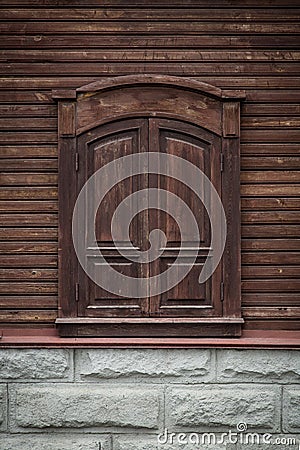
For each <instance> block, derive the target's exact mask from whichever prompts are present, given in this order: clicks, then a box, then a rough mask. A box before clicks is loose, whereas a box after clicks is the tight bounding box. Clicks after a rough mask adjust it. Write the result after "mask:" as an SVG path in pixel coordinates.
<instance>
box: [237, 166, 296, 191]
mask: <svg viewBox="0 0 300 450" xmlns="http://www.w3.org/2000/svg"><path fill="white" fill-rule="evenodd" d="M299 169H300V166H299ZM241 182H242V183H244V184H250V183H300V170H297V171H296V170H294V171H293V170H258V171H255V170H251V171H242V172H241ZM292 188H293V187H292V186H291V189H292Z"/></svg>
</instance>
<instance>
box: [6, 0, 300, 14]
mask: <svg viewBox="0 0 300 450" xmlns="http://www.w3.org/2000/svg"><path fill="white" fill-rule="evenodd" d="M0 6H2V7H10V8H12V7H13V6H24V7H35V8H36V7H38V8H43V7H45V6H46V7H52V6H53V0H38V3H37V1H36V0H9V1H8V0H0ZM59 6H60V7H61V8H62V7H65V8H70V1H69V0H59ZM94 6H97V7H99V0H73V1H72V7H74V8H75V7H79V8H80V7H84V8H89V7H94ZM101 6H102V7H109V8H116V7H121V8H123V7H124V0H102V1H101ZM214 6H215V7H221V8H232V0H215V1H214ZM270 6H271V7H272V8H287V7H299V2H298V1H297V0H264V7H265V8H267V7H270ZM126 7H127V8H129V7H130V8H131V7H132V8H133V7H135V8H138V9H140V8H142V9H149V5H148V3H146V4H143V3H141V2H140V1H138V0H130V1H127V2H126ZM162 7H164V8H168V9H169V10H171V11H172V12H173V13H174V7H176V8H177V7H179V8H183V7H185V8H191V7H197V8H200V7H202V8H210V7H211V2H210V1H209V0H186V1H185V3H184V5H183V4H182V0H173V1H172V3H170V2H169V1H168V0H152V2H151V8H162ZM235 7H236V8H249V7H251V8H254V7H258V8H261V1H259V0H243V2H241V1H237V2H235ZM172 12H170V14H171V13H172ZM277 12H278V13H279V11H277Z"/></svg>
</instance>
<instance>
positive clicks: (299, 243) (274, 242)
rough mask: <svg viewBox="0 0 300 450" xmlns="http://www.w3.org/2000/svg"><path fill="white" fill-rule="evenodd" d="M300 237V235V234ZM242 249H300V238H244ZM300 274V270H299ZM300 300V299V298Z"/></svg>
mask: <svg viewBox="0 0 300 450" xmlns="http://www.w3.org/2000/svg"><path fill="white" fill-rule="evenodd" d="M299 232H300V225H299ZM299 237H300V236H299ZM242 250H247V251H249V250H253V251H255V250H259V251H270V250H287V251H289V250H300V238H299V239H280V238H277V236H276V237H275V236H274V238H273V239H272V238H271V239H257V238H256V239H243V240H242ZM299 275H300V272H299ZM299 300H300V299H299Z"/></svg>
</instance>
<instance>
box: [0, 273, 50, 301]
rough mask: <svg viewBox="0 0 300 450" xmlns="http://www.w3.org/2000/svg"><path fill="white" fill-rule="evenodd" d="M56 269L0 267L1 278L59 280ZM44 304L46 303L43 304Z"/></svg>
mask: <svg viewBox="0 0 300 450" xmlns="http://www.w3.org/2000/svg"><path fill="white" fill-rule="evenodd" d="M57 276H58V273H57V270H56V269H0V280H6V281H8V280H16V281H23V280H39V281H41V280H46V281H47V280H57ZM42 306H44V305H42Z"/></svg>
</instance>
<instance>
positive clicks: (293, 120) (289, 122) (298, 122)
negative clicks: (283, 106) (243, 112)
mask: <svg viewBox="0 0 300 450" xmlns="http://www.w3.org/2000/svg"><path fill="white" fill-rule="evenodd" d="M241 126H242V127H248V128H276V127H279V128H296V127H299V126H300V117H289V116H287V117H285V116H284V115H282V116H280V117H276V116H275V117H274V116H272V117H270V116H268V117H252V116H242V120H241Z"/></svg>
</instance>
